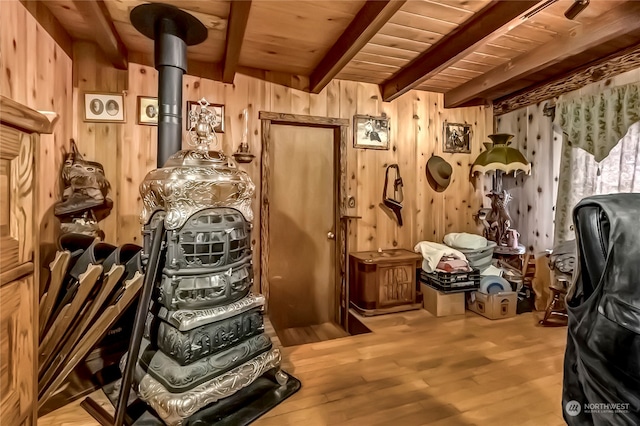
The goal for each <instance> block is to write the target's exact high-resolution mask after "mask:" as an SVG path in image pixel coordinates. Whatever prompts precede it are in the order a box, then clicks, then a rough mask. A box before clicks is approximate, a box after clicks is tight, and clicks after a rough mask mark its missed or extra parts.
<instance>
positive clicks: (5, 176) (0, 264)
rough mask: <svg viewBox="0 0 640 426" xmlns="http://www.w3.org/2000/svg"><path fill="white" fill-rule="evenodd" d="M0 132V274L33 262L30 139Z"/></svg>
mask: <svg viewBox="0 0 640 426" xmlns="http://www.w3.org/2000/svg"><path fill="white" fill-rule="evenodd" d="M35 137H37V136H34V135H31V134H28V133H24V132H21V131H19V130H16V129H14V128H11V127H8V126H2V127H1V128H0V247H2V250H1V251H0V271H3V272H4V271H7V270H9V269H12V268H15V267H17V266H19V265H21V264H23V263H26V262H31V261H32V260H33V248H34V247H33V241H34V239H33V235H34V230H33V223H34V221H33V210H34V188H33V187H34V176H33V174H34V159H35V157H34V147H35V143H34V142H35V141H34V138H35Z"/></svg>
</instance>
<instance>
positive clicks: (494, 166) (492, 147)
mask: <svg viewBox="0 0 640 426" xmlns="http://www.w3.org/2000/svg"><path fill="white" fill-rule="evenodd" d="M512 138H513V135H510V134H507V133H497V134H495V135H489V139H491V141H492V142H485V143H484V146H485V147H486V148H487V149H486V151H484V152H482V153H481V154H480V155H479V156H478V158H476V161H474V162H473V166H472V167H471V173H472V174H474V173H487V172H495V171H496V170H500V171H503V172H504V173H511V172H513V173H514V174H515V173H516V172H518V171H522V172H525V173H527V174H530V173H531V163H529V161H528V160H527V159H526V158H525V157H524V155H522V153H521V152H520V151H518V150H517V149H515V148H512V147H510V146H509V144H511V139H512Z"/></svg>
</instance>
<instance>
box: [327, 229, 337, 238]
mask: <svg viewBox="0 0 640 426" xmlns="http://www.w3.org/2000/svg"><path fill="white" fill-rule="evenodd" d="M327 239H329V240H335V239H336V234H334V233H333V232H331V231H329V232H327Z"/></svg>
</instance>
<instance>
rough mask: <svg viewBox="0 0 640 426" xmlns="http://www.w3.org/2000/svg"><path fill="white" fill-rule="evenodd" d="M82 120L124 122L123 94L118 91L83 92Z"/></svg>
mask: <svg viewBox="0 0 640 426" xmlns="http://www.w3.org/2000/svg"><path fill="white" fill-rule="evenodd" d="M84 121H87V122H96V123H124V122H125V115H124V96H123V95H122V94H120V93H95V92H85V94H84Z"/></svg>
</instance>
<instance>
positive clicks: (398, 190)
mask: <svg viewBox="0 0 640 426" xmlns="http://www.w3.org/2000/svg"><path fill="white" fill-rule="evenodd" d="M389 169H395V171H396V177H395V179H394V180H393V196H391V197H390V196H389V195H388V194H387V187H388V186H389ZM402 187H403V184H402V177H400V167H399V166H398V165H397V164H390V165H389V166H387V170H386V172H385V175H384V189H383V190H382V203H383V206H385V207H386V208H388V209H390V210H391V211H392V212H393V213H394V214H395V215H396V220H397V221H398V226H402V201H403V200H404V194H403V191H402Z"/></svg>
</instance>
